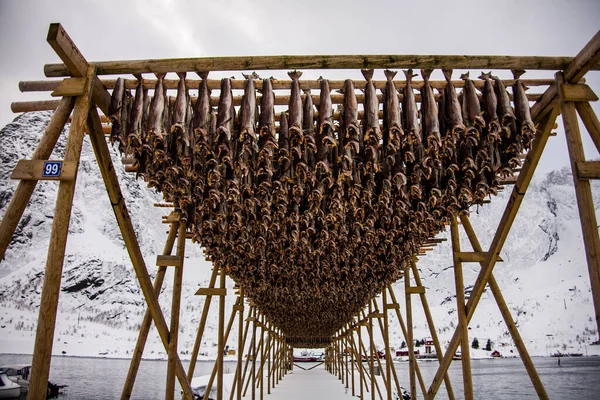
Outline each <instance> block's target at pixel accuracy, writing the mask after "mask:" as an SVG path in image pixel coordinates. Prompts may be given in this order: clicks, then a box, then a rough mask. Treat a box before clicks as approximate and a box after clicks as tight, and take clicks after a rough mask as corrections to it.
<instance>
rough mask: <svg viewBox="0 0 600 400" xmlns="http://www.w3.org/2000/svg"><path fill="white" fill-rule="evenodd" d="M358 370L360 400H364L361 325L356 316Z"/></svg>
mask: <svg viewBox="0 0 600 400" xmlns="http://www.w3.org/2000/svg"><path fill="white" fill-rule="evenodd" d="M357 323H358V349H359V352H358V368H359V373H360V400H364V386H363V380H364V379H365V377H364V374H363V368H364V366H363V362H362V350H360V349H362V347H363V342H362V323H361V320H360V315H359V316H358V322H357Z"/></svg>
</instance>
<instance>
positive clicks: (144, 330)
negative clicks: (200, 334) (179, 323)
mask: <svg viewBox="0 0 600 400" xmlns="http://www.w3.org/2000/svg"><path fill="white" fill-rule="evenodd" d="M177 225H178V224H177V223H175V222H174V223H172V224H171V226H170V228H169V233H168V234H167V240H166V242H165V247H164V249H163V254H166V255H168V254H171V252H172V251H173V246H174V244H175V238H176V237H177ZM166 272H167V267H159V268H158V271H157V272H156V277H155V278H154V293H156V297H157V298H158V296H159V294H160V291H161V289H162V285H163V281H164V279H165V274H166ZM151 325H152V316H151V315H150V309H148V308H147V309H146V312H145V313H144V319H143V320H142V325H141V326H140V333H139V334H138V338H137V342H136V343H135V349H134V350H133V354H132V356H131V362H130V363H129V371H128V372H127V378H126V379H125V384H124V386H123V391H122V392H121V400H127V399H129V398H131V393H132V392H133V386H134V384H135V380H136V377H137V373H138V370H139V367H140V362H141V361H142V355H143V354H144V347H146V342H147V340H148V333H149V332H150V326H151Z"/></svg>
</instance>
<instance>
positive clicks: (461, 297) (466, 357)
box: [450, 215, 473, 400]
mask: <svg viewBox="0 0 600 400" xmlns="http://www.w3.org/2000/svg"><path fill="white" fill-rule="evenodd" d="M450 233H451V236H452V255H453V259H454V284H455V286H456V311H457V314H458V325H459V326H460V330H461V332H462V335H461V341H460V349H461V360H462V375H463V385H464V391H465V392H464V393H465V399H466V400H471V399H473V381H472V378H471V352H470V350H469V348H470V343H469V330H468V322H467V311H466V308H465V283H464V280H463V272H462V262H461V261H460V260H459V258H458V253H460V237H459V236H458V222H457V221H456V216H454V215H453V216H452V222H451V224H450Z"/></svg>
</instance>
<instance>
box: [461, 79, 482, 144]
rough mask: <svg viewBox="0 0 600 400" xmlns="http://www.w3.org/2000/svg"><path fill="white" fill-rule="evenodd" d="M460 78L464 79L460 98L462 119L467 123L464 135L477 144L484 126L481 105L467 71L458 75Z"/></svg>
mask: <svg viewBox="0 0 600 400" xmlns="http://www.w3.org/2000/svg"><path fill="white" fill-rule="evenodd" d="M460 79H462V80H464V81H465V88H464V90H463V98H462V112H463V120H464V121H465V123H466V125H467V132H466V137H467V139H469V140H471V141H472V142H473V145H475V146H477V143H478V141H479V138H480V136H481V135H480V131H481V130H482V129H483V128H484V127H485V120H484V119H483V117H482V116H481V107H480V105H479V97H477V92H476V91H475V84H474V83H473V81H472V80H471V79H469V72H466V73H464V74H462V75H461V76H460Z"/></svg>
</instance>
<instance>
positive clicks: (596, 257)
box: [556, 72, 600, 335]
mask: <svg viewBox="0 0 600 400" xmlns="http://www.w3.org/2000/svg"><path fill="white" fill-rule="evenodd" d="M556 84H557V85H558V93H559V97H560V109H561V112H562V120H563V124H564V127H565V136H566V139H567V147H568V149H569V158H570V160H571V170H572V171H573V182H574V183H575V196H576V197H577V207H578V209H579V219H580V221H581V230H582V233H583V243H584V244H585V255H586V259H587V264H588V273H589V275H590V286H591V289H592V301H593V303H594V309H595V312H596V315H595V317H596V326H597V329H598V330H597V332H598V335H600V237H599V236H598V223H597V220H596V209H595V205H594V198H593V196H592V188H591V184H590V181H589V179H582V178H581V177H579V176H578V172H577V171H578V170H579V164H583V163H584V162H585V161H586V160H585V153H584V151H583V143H582V142H581V133H580V130H579V122H578V121H577V113H576V110H575V102H573V101H568V100H567V99H566V98H565V94H564V87H565V79H564V76H563V74H562V73H560V72H557V73H556ZM591 115H594V114H593V111H592V114H591Z"/></svg>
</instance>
